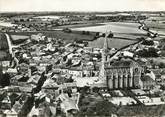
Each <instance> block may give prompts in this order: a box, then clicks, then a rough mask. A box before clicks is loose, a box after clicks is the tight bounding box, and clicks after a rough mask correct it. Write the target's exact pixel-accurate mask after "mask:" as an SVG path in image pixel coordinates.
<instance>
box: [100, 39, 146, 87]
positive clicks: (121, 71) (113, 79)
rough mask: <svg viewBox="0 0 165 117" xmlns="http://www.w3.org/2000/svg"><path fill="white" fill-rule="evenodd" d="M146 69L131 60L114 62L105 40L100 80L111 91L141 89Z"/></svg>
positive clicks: (125, 59)
mask: <svg viewBox="0 0 165 117" xmlns="http://www.w3.org/2000/svg"><path fill="white" fill-rule="evenodd" d="M143 72H144V68H143V67H142V66H141V65H140V64H138V62H136V61H134V60H133V59H131V58H121V59H119V60H112V59H111V58H109V56H108V40H107V37H105V38H104V45H103V49H102V62H101V67H100V75H99V78H100V79H102V81H104V82H106V83H107V87H108V88H109V89H124V88H130V89H133V88H141V86H142V81H141V75H142V73H143Z"/></svg>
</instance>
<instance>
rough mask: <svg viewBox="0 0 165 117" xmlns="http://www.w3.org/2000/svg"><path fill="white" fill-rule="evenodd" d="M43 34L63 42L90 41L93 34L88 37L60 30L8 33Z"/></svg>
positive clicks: (76, 32) (75, 32)
mask: <svg viewBox="0 0 165 117" xmlns="http://www.w3.org/2000/svg"><path fill="white" fill-rule="evenodd" d="M38 33H43V34H44V35H46V36H48V37H53V38H57V39H64V40H69V41H73V40H86V41H92V40H93V38H94V35H95V33H94V32H90V34H89V35H84V34H82V31H72V32H71V33H66V32H63V31H61V30H56V31H37V32H9V34H10V35H24V36H31V35H32V34H38Z"/></svg>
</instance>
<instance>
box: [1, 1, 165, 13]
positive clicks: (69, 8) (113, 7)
mask: <svg viewBox="0 0 165 117" xmlns="http://www.w3.org/2000/svg"><path fill="white" fill-rule="evenodd" d="M123 6H124V7H123ZM117 11H122V12H126V11H153V12H155V11H156V12H157V11H165V1H164V0H115V1H114V0H102V1H100V0H83V1H82V0H46V1H44V0H0V12H117Z"/></svg>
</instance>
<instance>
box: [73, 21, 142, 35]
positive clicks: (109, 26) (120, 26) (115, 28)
mask: <svg viewBox="0 0 165 117" xmlns="http://www.w3.org/2000/svg"><path fill="white" fill-rule="evenodd" d="M104 24H105V25H102V26H91V27H82V28H75V29H74V30H80V31H82V30H85V31H92V32H106V31H112V32H114V33H126V34H145V32H144V31H143V30H139V29H138V26H139V24H138V23H124V22H109V23H104Z"/></svg>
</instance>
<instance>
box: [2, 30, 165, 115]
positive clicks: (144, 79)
mask: <svg viewBox="0 0 165 117" xmlns="http://www.w3.org/2000/svg"><path fill="white" fill-rule="evenodd" d="M0 39H1V37H0ZM107 39H108V38H107V36H105V38H104V45H103V48H92V47H88V46H86V44H85V43H84V42H81V43H78V42H71V43H66V42H65V41H64V40H62V39H57V38H50V37H46V36H45V35H43V34H41V33H39V34H37V35H31V36H29V39H27V41H26V43H24V44H22V45H19V46H15V47H12V52H13V53H12V57H11V59H10V60H8V62H9V63H10V64H9V65H8V66H7V67H4V66H2V65H1V71H0V72H1V73H0V75H1V76H0V77H1V79H4V80H5V82H7V81H8V82H9V84H6V86H2V88H0V90H1V91H0V92H1V94H0V97H1V98H0V110H1V111H0V112H1V113H0V114H2V115H3V116H6V117H9V116H13V117H18V116H28V117H34V116H37V117H43V116H44V117H50V116H51V117H54V116H58V115H64V116H73V115H75V114H77V113H78V112H79V111H80V109H79V105H78V104H79V99H80V96H81V93H80V90H81V89H83V88H84V87H89V88H90V89H91V90H90V91H91V92H93V89H94V88H97V89H98V92H99V94H100V95H102V97H103V98H104V99H105V100H108V101H109V102H112V103H113V104H114V105H118V106H119V105H120V106H121V105H136V104H143V105H157V104H159V105H160V104H164V103H165V100H164V91H163V90H162V89H161V87H162V86H164V81H165V80H164V75H162V74H161V71H163V70H160V69H153V68H152V67H151V64H150V62H149V61H148V60H147V59H145V58H143V57H141V56H140V55H138V52H139V51H141V50H144V49H146V50H147V49H148V48H155V49H158V46H159V43H158V42H157V41H154V42H153V43H152V44H149V45H148V44H145V43H146V41H151V40H149V39H146V40H143V41H140V42H138V43H135V44H132V45H130V46H127V47H124V48H123V49H120V50H114V52H113V53H111V52H110V50H109V49H108V41H107ZM11 46H12V45H11ZM157 52H158V51H157ZM157 54H159V52H158V53H157ZM4 61H5V60H2V62H1V63H4ZM4 64H5V65H7V64H6V63H4ZM158 72H159V73H158ZM4 74H6V75H8V76H9V78H8V77H4V76H3V75H4ZM123 90H124V92H123ZM125 90H128V91H125ZM112 92H113V93H112ZM114 94H115V95H114Z"/></svg>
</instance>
